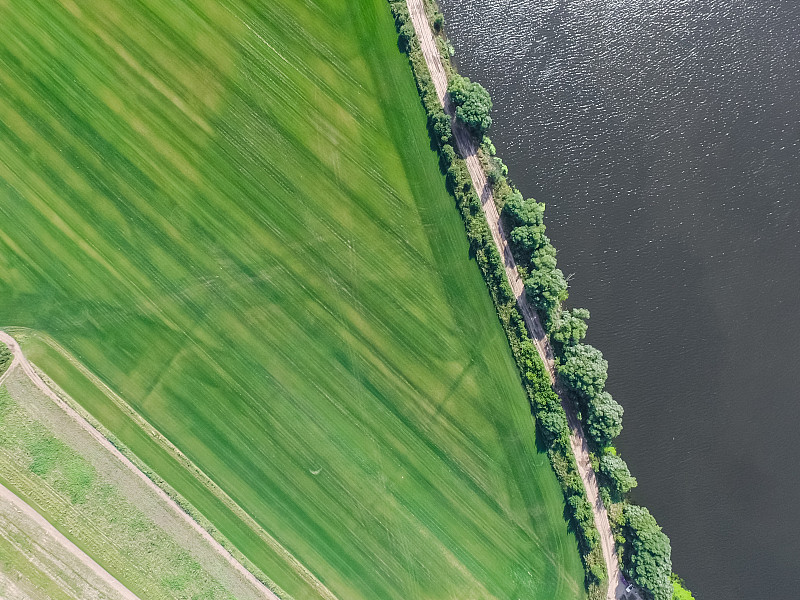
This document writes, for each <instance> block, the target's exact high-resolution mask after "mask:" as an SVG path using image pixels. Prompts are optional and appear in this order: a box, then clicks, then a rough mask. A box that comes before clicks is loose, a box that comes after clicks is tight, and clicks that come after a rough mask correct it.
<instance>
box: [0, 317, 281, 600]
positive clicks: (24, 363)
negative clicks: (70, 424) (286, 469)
mask: <svg viewBox="0 0 800 600" xmlns="http://www.w3.org/2000/svg"><path fill="white" fill-rule="evenodd" d="M0 342H3V343H5V344H6V345H7V346H8V349H9V350H11V353H12V354H13V356H14V359H13V360H12V361H11V364H10V365H9V366H8V369H6V372H5V373H4V374H3V375H2V376H0V384H2V383H3V381H4V380H5V378H6V377H8V374H9V373H11V371H12V370H13V369H14V368H17V367H19V368H21V369H22V371H23V373H24V374H25V375H26V376H27V377H28V379H30V380H31V382H33V384H34V385H35V386H36V387H37V388H39V390H40V391H41V392H42V393H43V394H44V395H45V396H47V397H48V398H50V399H51V400H52V401H53V402H55V403H56V405H57V406H58V407H59V408H61V410H63V411H64V412H65V413H66V414H67V415H68V416H69V417H70V418H72V419H73V420H74V421H75V422H76V423H77V424H78V425H80V427H81V428H83V429H84V430H85V431H86V432H87V433H88V434H89V435H91V436H92V438H94V439H95V440H96V441H97V442H98V443H99V444H100V445H101V446H103V448H104V449H106V450H107V451H108V452H110V453H111V454H112V455H113V456H114V457H115V458H116V459H117V460H119V461H120V462H121V463H122V464H123V465H125V467H127V468H128V469H129V470H130V471H131V472H132V473H133V474H134V475H136V476H137V477H138V478H139V479H140V480H141V481H142V482H143V483H145V485H147V487H148V488H150V489H151V490H152V491H153V492H154V493H155V494H156V495H157V496H158V497H159V498H160V499H161V500H162V501H163V502H164V503H165V504H166V505H167V506H169V507H170V508H171V509H172V511H173V512H175V513H176V514H177V515H178V516H179V517H180V518H181V519H182V520H183V521H185V522H186V523H187V524H188V525H189V526H190V527H191V528H192V529H194V530H195V531H196V532H197V533H198V534H199V535H200V536H201V537H202V538H203V539H204V540H205V541H206V542H207V543H208V544H209V545H210V546H211V548H212V549H213V550H214V551H215V552H216V553H217V554H219V555H220V556H221V557H222V558H223V559H224V560H225V561H226V562H227V563H228V564H229V565H230V566H231V567H232V568H233V569H234V570H235V571H236V572H238V573H239V574H240V575H241V576H242V577H243V578H244V579H245V580H246V581H247V582H248V583H250V584H251V585H252V586H253V587H254V588H255V589H257V590H258V591H259V593H260V595H261V596H263V597H264V598H267V599H269V600H281V599H280V598H279V596H277V595H276V594H275V593H274V592H273V591H272V590H270V589H269V588H268V587H267V586H266V585H264V584H263V583H262V582H261V581H260V580H259V579H258V578H257V577H256V576H255V575H253V574H252V573H251V572H250V571H248V570H247V569H246V568H245V567H244V565H242V563H240V562H239V561H238V560H236V558H235V557H234V556H233V555H232V554H231V553H230V552H228V550H226V549H225V547H223V546H222V544H220V543H219V542H218V541H217V540H216V539H214V537H212V535H211V534H210V533H208V531H206V530H205V529H204V528H203V527H201V526H200V524H199V523H198V522H197V521H195V520H194V519H193V518H192V516H191V515H189V514H188V513H187V512H186V511H185V510H183V508H181V506H180V505H179V504H178V503H177V502H176V501H175V500H173V499H172V498H171V497H170V496H169V495H168V494H167V493H166V492H165V491H164V490H162V489H161V488H160V487H158V486H157V485H156V484H155V482H153V480H152V479H150V478H149V477H148V476H147V475H146V474H145V473H144V472H143V471H141V470H140V469H139V468H138V467H137V466H136V465H135V464H134V463H133V462H131V460H130V459H129V458H128V457H127V456H125V455H124V454H123V453H122V452H120V450H119V449H118V448H117V447H116V446H114V444H112V443H111V442H110V441H109V440H108V439H106V437H105V436H104V435H103V434H102V433H100V432H99V431H98V430H97V429H95V428H94V427H92V425H91V424H90V423H89V422H88V421H86V419H84V418H83V417H82V416H81V415H80V414H78V412H77V411H75V410H74V409H73V408H72V407H71V406H70V405H69V404H67V402H65V401H64V400H63V399H62V398H61V397H60V396H59V395H58V394H57V393H56V392H55V391H53V389H52V388H50V386H48V385H47V383H45V381H44V380H43V379H42V378H41V377H40V376H39V374H38V373H37V372H36V370H35V369H34V368H33V365H32V364H31V363H30V362H29V361H28V359H27V358H25V355H24V354H23V353H22V348H20V346H19V344H18V343H17V341H16V340H15V339H14V338H13V337H11V336H10V335H8V334H7V333H6V332H4V331H0ZM0 501H3V498H2V497H0ZM31 510H33V509H31ZM34 512H35V511H34ZM90 560H91V559H90ZM120 585H121V584H120ZM126 591H127V590H126ZM128 594H129V596H128V597H132V598H136V596H132V594H130V592H128Z"/></svg>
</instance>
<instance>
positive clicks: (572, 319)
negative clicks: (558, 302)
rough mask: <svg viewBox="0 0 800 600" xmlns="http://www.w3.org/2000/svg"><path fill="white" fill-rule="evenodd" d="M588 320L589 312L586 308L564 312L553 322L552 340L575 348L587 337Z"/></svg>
mask: <svg viewBox="0 0 800 600" xmlns="http://www.w3.org/2000/svg"><path fill="white" fill-rule="evenodd" d="M588 319H589V311H588V310H586V309H585V308H573V309H572V310H571V311H569V310H565V311H563V312H562V313H561V314H560V315H559V316H558V318H557V319H556V320H555V321H554V322H553V328H552V330H551V332H550V339H551V340H553V341H554V342H556V343H558V344H563V345H564V346H574V345H575V344H577V343H579V342H580V341H581V340H582V339H583V338H584V337H586V331H587V329H588V328H589V326H588V325H587V324H586V321H587V320H588Z"/></svg>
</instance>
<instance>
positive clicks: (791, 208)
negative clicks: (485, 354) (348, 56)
mask: <svg viewBox="0 0 800 600" xmlns="http://www.w3.org/2000/svg"><path fill="white" fill-rule="evenodd" d="M443 10H444V12H445V15H446V17H447V23H448V25H449V30H448V33H449V36H450V38H451V40H452V41H453V43H454V46H455V48H456V56H457V59H458V64H459V66H460V70H461V72H462V73H463V74H465V75H468V76H470V77H472V78H474V79H477V80H478V81H480V82H481V83H483V84H484V85H485V86H486V87H487V88H488V89H489V91H490V92H491V94H492V97H493V98H494V102H495V111H494V113H493V116H494V120H495V122H494V126H493V131H492V139H493V140H494V141H495V143H496V145H497V147H498V152H499V154H501V155H502V157H503V158H504V159H505V161H506V163H507V164H508V165H509V168H510V171H511V175H512V177H513V178H514V181H515V182H516V184H517V185H518V186H519V187H520V188H521V190H522V191H523V193H524V194H525V195H526V196H533V197H536V198H537V199H539V200H541V201H544V202H546V203H547V213H546V217H547V220H548V233H549V234H550V236H551V238H552V239H553V241H554V243H555V246H556V247H557V248H558V249H559V263H560V266H561V268H562V269H563V270H564V272H565V273H566V274H570V273H574V276H573V277H572V279H571V280H570V285H571V295H570V304H572V305H579V306H585V307H587V308H589V309H590V310H591V313H592V319H591V321H590V327H589V336H588V341H589V343H591V344H593V345H596V346H598V347H599V348H600V349H601V350H603V352H604V353H605V356H606V357H607V358H608V360H609V362H610V369H609V371H610V377H609V381H608V389H609V391H610V392H611V393H612V394H613V395H614V397H615V398H616V399H617V400H618V401H619V402H620V403H621V404H622V405H623V406H624V407H625V430H624V432H623V434H622V436H621V438H620V440H619V446H620V448H621V450H622V452H623V455H624V456H625V458H626V459H627V461H628V463H629V464H630V466H631V470H632V471H633V472H634V474H635V475H636V476H637V477H638V479H639V488H638V489H637V490H636V493H635V498H636V500H637V501H639V502H641V503H642V504H645V505H647V506H648V507H649V508H650V510H651V511H652V513H653V514H654V515H655V516H656V518H657V519H658V520H659V522H660V523H661V524H662V526H663V527H664V530H665V532H666V533H667V534H668V535H669V536H670V538H671V539H672V547H673V561H674V568H675V570H676V571H677V572H678V573H680V574H682V575H683V576H684V577H685V578H686V580H687V582H688V583H689V585H690V587H691V588H692V589H694V590H695V591H696V594H697V597H698V598H700V599H706V600H712V599H713V600H732V599H738V598H742V599H745V598H746V599H757V598H779V597H780V598H800V507H798V501H800V433H798V430H799V428H800V392H798V383H799V382H800V375H798V372H799V371H800V314H799V313H800V248H799V246H800V160H799V159H800V126H798V122H800V108H798V107H800V75H798V69H800V1H798V0H792V1H789V0H786V1H784V2H781V1H778V0H773V1H769V0H751V1H749V2H746V3H745V2H741V1H738V0H733V1H730V0H728V1H726V0H711V1H708V0H707V1H698V0H691V1H690V0H672V1H657V0H641V1H634V0H617V1H612V0H607V1H602V0H583V1H574V0H572V1H569V0H568V1H559V0H522V1H514V2H511V1H508V0H506V1H501V0H481V1H477V0H443Z"/></svg>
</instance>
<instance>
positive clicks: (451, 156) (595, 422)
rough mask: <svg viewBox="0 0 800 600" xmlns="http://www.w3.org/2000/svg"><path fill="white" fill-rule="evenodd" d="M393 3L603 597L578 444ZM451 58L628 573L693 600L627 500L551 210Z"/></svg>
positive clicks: (463, 112) (603, 373) (652, 588)
mask: <svg viewBox="0 0 800 600" xmlns="http://www.w3.org/2000/svg"><path fill="white" fill-rule="evenodd" d="M389 4H390V6H391V10H392V14H393V16H394V18H395V24H396V26H397V29H398V45H399V47H400V49H401V50H402V51H403V52H405V53H406V54H407V55H408V57H409V61H410V63H411V67H412V70H413V72H414V76H415V79H416V83H417V89H418V91H419V93H420V98H421V101H422V104H423V106H424V108H425V112H426V114H427V118H428V129H429V133H430V135H431V139H432V141H433V142H434V146H435V147H436V149H437V150H438V152H439V157H440V165H441V168H442V170H443V172H444V173H445V176H446V182H447V187H448V190H449V191H450V192H451V194H452V195H453V197H454V199H455V201H456V205H457V207H458V209H459V211H460V212H461V215H462V217H463V219H464V224H465V228H466V232H467V238H468V240H469V242H470V247H471V250H472V253H473V255H474V256H475V259H476V262H477V263H478V266H479V267H480V269H481V272H482V273H483V276H484V280H485V281H486V284H487V287H488V289H489V291H490V294H491V296H492V299H493V301H494V304H495V308H496V311H497V315H498V318H499V320H500V322H501V324H502V325H503V328H504V330H505V332H506V335H507V337H508V340H509V344H510V346H511V349H512V352H513V354H514V357H515V360H516V363H517V366H518V367H519V370H520V375H521V379H522V383H523V385H524V387H525V390H526V392H527V394H528V398H529V400H530V402H531V407H532V411H533V413H534V415H535V418H536V423H537V426H538V429H539V432H540V434H541V438H542V440H543V441H544V443H545V444H546V446H547V453H548V456H549V458H550V462H551V465H552V466H553V470H554V471H555V473H556V476H557V478H558V480H559V483H560V484H561V488H562V491H563V492H564V497H565V511H566V514H567V516H568V518H569V520H570V523H571V527H572V528H573V530H574V531H575V533H576V535H577V538H578V542H579V548H580V551H581V557H582V559H583V564H584V567H585V570H586V583H587V589H588V591H589V597H590V598H597V599H599V598H604V597H605V589H604V587H603V586H604V585H607V582H606V573H605V564H604V561H603V558H602V550H601V549H600V545H599V534H598V532H597V528H596V527H595V524H594V517H593V513H592V507H591V505H590V504H589V501H588V498H587V496H586V490H585V488H584V486H583V482H582V480H581V478H580V475H579V474H578V471H577V465H576V463H575V456H574V454H573V453H572V450H571V448H570V444H569V427H568V425H567V419H566V414H565V412H564V409H563V407H562V405H561V401H560V399H559V397H558V395H557V394H556V393H555V391H554V390H553V388H552V386H551V385H550V379H549V376H548V374H547V371H546V369H545V366H544V364H543V363H542V361H541V359H540V357H539V355H538V352H537V350H536V348H535V347H534V345H533V343H532V342H531V340H530V338H529V336H528V332H527V328H526V326H525V322H524V320H523V318H522V315H521V314H520V312H519V310H518V308H517V306H516V299H515V297H514V294H513V292H512V290H511V287H510V285H509V283H508V280H507V278H506V274H505V267H504V264H503V260H502V258H501V256H500V254H499V252H498V251H497V248H496V246H495V244H494V241H493V239H492V236H491V232H490V230H489V226H488V224H487V222H486V218H485V215H484V214H483V211H482V210H481V203H480V198H479V197H478V195H477V193H476V192H475V189H474V187H473V185H472V181H471V178H470V176H469V172H468V170H467V168H466V163H465V162H464V160H463V158H462V157H461V156H459V155H458V153H457V152H456V150H455V149H454V147H453V133H452V126H451V121H450V117H449V116H448V115H447V114H446V113H445V111H444V110H443V109H442V107H441V105H440V104H439V101H438V97H437V95H436V92H435V88H434V86H433V82H432V80H431V78H430V74H429V73H428V70H427V66H426V65H425V61H424V58H423V56H422V53H421V50H420V47H419V42H418V40H417V39H416V34H415V32H414V28H413V25H412V24H411V21H410V18H409V14H408V9H407V6H406V3H405V0H389ZM428 8H429V13H430V14H429V18H430V19H431V22H432V23H434V30H435V31H436V32H437V33H440V32H442V31H443V25H444V21H443V18H442V16H441V14H440V13H438V12H434V11H435V9H434V8H432V7H430V6H429V7H428ZM443 59H444V62H445V68H446V69H448V71H449V86H448V95H449V98H450V101H451V103H452V105H453V107H454V109H455V118H456V120H457V121H459V122H460V123H462V124H463V125H464V126H465V127H466V128H467V129H468V130H469V131H470V132H471V134H472V135H473V136H474V137H475V139H476V140H477V141H478V142H479V144H480V148H481V158H482V160H483V163H484V167H485V170H486V172H487V178H488V180H489V182H490V184H491V185H492V188H493V191H494V194H495V198H496V200H497V202H498V205H499V206H500V207H501V218H502V219H503V222H504V225H505V226H506V231H509V232H510V244H511V247H512V251H513V254H514V257H515V260H516V261H517V264H518V265H519V267H520V273H521V274H522V275H523V278H524V281H525V290H526V295H527V297H528V299H529V300H530V302H531V304H532V305H533V306H534V307H535V308H536V310H537V311H538V313H539V315H540V317H541V320H542V322H543V324H544V326H545V329H546V332H547V334H548V336H549V338H550V341H551V343H552V346H553V349H554V352H555V354H556V357H557V369H558V377H559V380H560V383H561V384H562V385H563V387H564V388H565V389H566V390H567V392H568V395H569V398H570V401H571V402H572V403H573V406H574V409H575V410H576V412H577V414H578V415H579V416H580V418H581V421H582V424H583V428H584V432H585V434H586V437H587V440H588V441H589V444H590V447H591V450H592V458H593V463H594V467H595V471H596V472H597V473H598V480H599V481H600V483H601V494H602V495H603V499H604V501H605V502H606V504H607V506H609V515H610V517H611V518H612V525H613V526H614V529H615V534H616V535H617V536H618V542H620V544H619V545H620V555H621V559H622V562H623V565H622V566H623V570H624V572H625V573H626V574H627V575H628V576H629V578H630V579H632V580H633V581H634V582H635V583H636V584H637V585H638V586H639V587H641V588H642V589H643V590H644V591H645V594H646V595H647V596H648V597H649V598H652V599H653V600H691V598H692V596H691V593H690V592H688V590H686V588H685V587H684V585H683V582H682V581H681V580H680V579H679V578H677V576H675V575H674V574H672V572H671V570H672V563H671V550H670V544H669V539H668V538H667V536H666V535H665V534H664V533H663V532H662V531H661V528H660V527H659V526H658V524H657V523H656V521H655V519H654V518H653V517H652V515H650V513H649V511H647V509H646V508H644V507H641V506H637V505H635V504H633V503H631V502H630V500H629V499H628V498H627V494H628V493H629V492H630V490H631V489H633V488H634V487H635V486H636V479H635V478H634V477H633V476H632V475H631V473H630V470H629V469H628V466H627V464H626V463H625V461H624V460H623V459H622V457H620V456H619V454H618V452H617V450H616V448H615V447H614V445H613V441H614V439H615V438H616V437H617V436H618V435H619V434H620V432H621V431H622V415H623V408H622V406H620V405H619V404H618V403H617V402H616V401H615V400H614V399H613V398H612V397H611V395H610V394H609V393H608V392H607V391H606V390H605V384H606V380H607V378H608V362H607V361H606V360H605V359H604V358H603V355H602V353H601V352H600V350H598V349H596V348H594V347H592V346H590V345H588V344H585V343H583V339H584V338H585V336H586V333H587V330H588V323H587V321H588V319H589V311H588V310H586V309H582V308H573V309H571V310H567V309H565V308H564V307H563V304H564V302H565V301H566V300H567V296H568V284H567V281H566V278H565V277H564V274H563V272H562V271H561V270H560V269H559V268H558V266H557V260H556V250H555V248H554V247H553V245H552V243H551V242H550V239H549V238H548V237H547V235H546V232H545V231H546V228H545V222H544V211H545V205H544V204H543V203H540V202H537V201H536V200H534V199H531V198H528V199H525V198H524V197H523V195H522V193H521V192H520V191H519V190H518V189H516V188H515V187H514V186H513V184H512V183H511V182H510V181H509V179H508V169H507V168H506V166H505V165H504V164H503V162H502V160H501V159H500V158H499V157H497V156H496V151H495V148H494V145H493V144H492V143H491V140H490V139H489V138H488V137H487V135H486V134H487V132H488V131H489V128H490V127H491V123H492V120H491V116H490V112H491V109H492V101H491V97H490V95H489V93H488V92H487V90H486V89H485V88H483V86H481V85H480V84H479V83H477V82H472V81H470V80H469V79H468V78H466V77H461V76H459V75H458V74H457V73H455V71H454V70H453V69H452V65H450V63H449V61H448V60H446V57H443Z"/></svg>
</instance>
